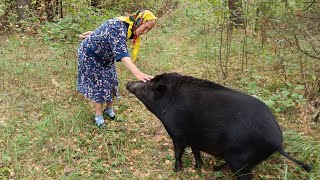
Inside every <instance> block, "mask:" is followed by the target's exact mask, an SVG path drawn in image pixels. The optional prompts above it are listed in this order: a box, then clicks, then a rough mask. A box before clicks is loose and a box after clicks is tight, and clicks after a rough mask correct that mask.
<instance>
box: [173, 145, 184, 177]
mask: <svg viewBox="0 0 320 180" xmlns="http://www.w3.org/2000/svg"><path fill="white" fill-rule="evenodd" d="M173 146H174V157H175V159H176V163H175V166H174V171H175V172H177V171H180V170H181V169H182V167H183V165H182V155H183V153H184V149H185V148H186V147H187V145H185V144H184V143H181V142H173Z"/></svg>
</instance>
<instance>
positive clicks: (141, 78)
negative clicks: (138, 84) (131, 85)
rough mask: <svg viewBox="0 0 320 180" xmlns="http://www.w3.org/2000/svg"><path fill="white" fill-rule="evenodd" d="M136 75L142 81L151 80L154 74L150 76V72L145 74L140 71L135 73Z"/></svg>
mask: <svg viewBox="0 0 320 180" xmlns="http://www.w3.org/2000/svg"><path fill="white" fill-rule="evenodd" d="M134 76H135V77H136V78H137V79H139V80H140V81H142V82H147V81H150V80H151V79H152V78H153V76H150V75H148V74H144V73H142V72H140V73H138V74H135V75H134Z"/></svg>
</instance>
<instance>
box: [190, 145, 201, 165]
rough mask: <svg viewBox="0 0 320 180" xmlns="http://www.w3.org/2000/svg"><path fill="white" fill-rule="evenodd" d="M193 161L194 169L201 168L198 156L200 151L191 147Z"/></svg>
mask: <svg viewBox="0 0 320 180" xmlns="http://www.w3.org/2000/svg"><path fill="white" fill-rule="evenodd" d="M191 149H192V154H193V156H194V160H195V161H196V165H195V168H201V166H202V164H203V161H202V159H201V156H200V151H199V150H198V149H197V148H194V147H191Z"/></svg>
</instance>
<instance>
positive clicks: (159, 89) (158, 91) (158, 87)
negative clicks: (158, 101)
mask: <svg viewBox="0 0 320 180" xmlns="http://www.w3.org/2000/svg"><path fill="white" fill-rule="evenodd" d="M166 90H167V86H166V85H164V84H156V85H155V87H154V88H153V91H154V93H155V95H156V97H160V96H162V95H163V94H164V93H165V91H166Z"/></svg>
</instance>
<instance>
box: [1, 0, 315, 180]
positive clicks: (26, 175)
mask: <svg viewBox="0 0 320 180" xmlns="http://www.w3.org/2000/svg"><path fill="white" fill-rule="evenodd" d="M137 9H150V10H151V11H153V12H154V13H155V14H156V15H157V16H158V17H159V19H158V23H157V25H156V26H155V28H154V29H152V30H151V31H150V32H149V33H148V34H146V35H145V36H143V37H142V48H141V52H140V61H138V62H137V66H138V67H139V68H140V69H141V70H142V71H143V72H145V73H148V74H152V75H157V74H161V73H164V72H179V73H181V74H185V75H192V76H195V77H198V78H203V79H208V80H212V81H215V82H216V83H220V84H223V85H225V86H228V87H231V88H234V89H237V90H240V91H242V92H246V93H248V94H251V95H253V96H255V97H257V98H259V99H261V100H263V101H264V102H265V103H266V104H267V105H268V106H269V107H270V108H271V109H272V110H273V112H274V114H275V116H276V117H277V120H278V122H279V124H280V126H281V127H282V130H283V133H284V141H285V147H286V150H287V151H288V152H289V153H290V154H292V155H294V156H295V157H297V158H299V159H302V160H303V161H305V162H311V163H312V164H313V165H314V170H313V171H312V172H310V173H306V172H304V171H302V170H301V168H299V167H297V166H296V165H295V164H293V163H292V162H291V161H288V160H287V159H285V158H284V157H282V156H280V155H279V154H278V153H275V154H274V155H273V156H272V157H270V158H269V159H268V160H267V161H265V162H263V163H262V164H261V165H259V166H257V167H256V168H255V169H254V174H255V179H320V173H319V172H320V169H319V168H320V167H319V164H320V143H319V142H320V135H319V132H320V131H319V130H320V125H319V123H320V122H319V121H320V120H319V114H320V96H319V95H320V80H319V79H320V1H319V0H228V1H226V0H198V1H196V0H189V1H188V0H149V1H143V0H136V1H134V0H118V1H114V0H105V1H102V0H91V1H90V0H0V23H1V26H0V42H1V43H0V114H1V115H0V132H1V135H0V179H58V178H59V179H96V178H98V179H209V178H212V177H213V178H215V179H234V175H233V174H232V173H231V172H230V171H229V170H228V169H226V170H222V171H217V172H214V171H212V166H213V165H215V164H219V163H221V161H220V160H216V159H215V158H214V157H211V156H209V155H207V154H204V153H203V154H202V155H203V159H204V162H205V164H204V167H203V168H202V169H201V170H196V169H194V168H193V164H194V161H193V158H192V153H191V152H190V150H189V149H188V150H187V152H186V154H185V155H184V159H183V161H184V170H183V171H182V172H178V173H175V172H173V166H174V153H173V147H172V142H171V139H170V138H169V136H168V135H167V133H166V131H165V130H164V127H163V126H162V124H161V123H160V121H159V120H158V119H157V118H156V117H155V116H154V115H152V114H151V113H150V112H148V111H147V110H146V108H145V107H144V106H143V105H142V104H141V103H140V102H139V101H138V100H137V99H136V98H135V97H134V96H132V95H131V94H129V92H127V91H126V90H125V83H126V82H127V81H129V80H135V79H134V77H133V76H132V75H131V74H130V72H128V70H127V69H126V68H125V67H124V66H123V65H122V64H121V63H117V69H118V74H119V79H120V94H121V97H122V98H121V99H118V100H117V101H116V103H115V109H116V112H117V114H118V115H119V116H120V118H122V119H124V120H125V121H124V122H118V123H116V122H108V128H107V129H105V130H101V129H98V128H96V127H95V125H94V123H93V122H92V113H93V112H92V106H91V105H90V103H89V101H88V100H87V99H85V98H83V97H82V96H81V95H79V94H78V93H77V92H76V84H77V82H76V80H77V47H78V45H79V43H80V40H79V38H78V35H79V34H80V33H82V32H85V31H89V30H93V29H95V28H96V27H98V26H99V25H100V24H101V23H103V22H104V21H105V20H106V19H108V18H112V17H116V16H120V15H125V14H127V13H131V12H134V11H136V10H137ZM128 47H130V42H128Z"/></svg>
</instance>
